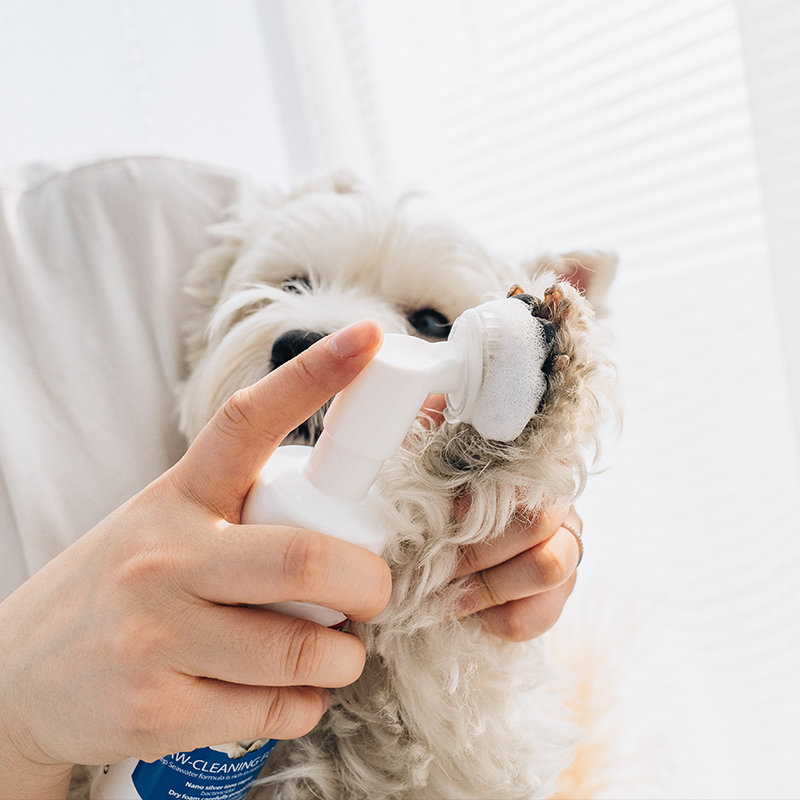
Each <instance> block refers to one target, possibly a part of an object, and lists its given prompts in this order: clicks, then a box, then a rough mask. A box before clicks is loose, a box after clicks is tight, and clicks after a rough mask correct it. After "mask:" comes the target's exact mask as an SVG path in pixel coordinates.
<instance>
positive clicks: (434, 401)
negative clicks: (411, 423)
mask: <svg viewBox="0 0 800 800" xmlns="http://www.w3.org/2000/svg"><path fill="white" fill-rule="evenodd" d="M446 406H447V400H446V399H445V396H444V395H443V394H429V395H428V397H427V399H426V400H425V403H424V405H423V406H422V408H421V409H420V412H419V415H418V419H419V420H420V421H421V422H422V424H423V425H424V426H425V427H426V428H427V429H428V430H430V429H431V428H435V427H437V426H439V425H441V424H442V423H443V422H444V409H445V407H446Z"/></svg>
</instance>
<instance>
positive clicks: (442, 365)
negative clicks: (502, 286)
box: [305, 298, 549, 501]
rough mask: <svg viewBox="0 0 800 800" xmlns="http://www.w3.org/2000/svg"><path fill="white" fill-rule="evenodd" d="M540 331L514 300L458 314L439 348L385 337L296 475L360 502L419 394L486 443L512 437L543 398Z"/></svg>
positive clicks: (342, 394) (543, 341)
mask: <svg viewBox="0 0 800 800" xmlns="http://www.w3.org/2000/svg"><path fill="white" fill-rule="evenodd" d="M548 351H549V347H548V345H547V343H546V339H545V336H544V332H543V327H542V321H541V320H539V319H538V318H536V317H533V316H532V315H531V313H530V311H529V309H528V307H527V306H526V305H525V303H522V302H520V301H518V300H516V299H514V298H507V299H505V300H495V301H491V302H489V303H484V304H483V305H480V306H477V307H476V308H472V309H469V310H467V311H465V312H464V313H463V314H462V315H461V316H460V317H458V319H457V320H456V321H455V323H454V324H453V327H452V329H451V332H450V335H449V337H448V338H447V341H446V342H435V343H432V342H427V341H425V340H423V339H418V338H416V337H413V336H405V335H402V334H387V335H386V336H385V337H384V343H383V346H382V347H381V349H380V350H379V351H378V354H377V355H376V356H375V358H374V359H373V360H372V361H371V362H370V363H369V364H368V365H367V367H365V369H364V370H363V371H362V372H361V373H360V374H359V375H358V376H357V377H356V379H355V380H354V381H353V382H352V383H351V384H350V385H349V386H348V387H347V388H345V389H344V390H343V391H342V392H340V393H339V394H338V395H337V396H336V398H335V399H334V401H333V403H332V404H331V407H330V409H329V410H328V413H327V414H326V415H325V421H324V431H323V433H322V436H321V437H320V439H319V441H318V442H317V444H316V445H315V447H314V452H313V454H312V456H311V458H310V459H309V462H308V464H307V466H306V470H305V474H306V477H307V478H308V479H309V480H310V481H311V483H312V484H314V485H315V486H316V487H317V488H318V489H320V490H321V491H323V492H325V493H326V494H330V495H332V496H334V497H339V498H341V499H346V500H352V501H360V500H363V499H364V498H365V497H366V495H367V493H368V492H369V488H370V486H371V485H372V483H373V481H374V480H375V477H376V476H377V474H378V472H379V471H380V468H381V466H382V465H383V462H384V461H385V460H386V459H388V458H391V457H392V456H393V455H394V454H395V452H396V451H397V449H398V448H399V447H400V445H401V444H402V442H403V439H404V438H405V436H406V434H407V433H408V430H409V428H410V427H411V425H412V423H413V422H414V419H415V417H416V416H417V414H418V413H419V410H420V408H422V405H423V403H424V402H425V398H426V397H427V396H428V395H429V394H434V393H435V394H445V395H446V397H447V408H446V409H445V418H446V419H447V420H448V421H449V422H458V421H461V422H467V423H470V424H472V425H474V427H475V428H476V429H477V431H478V433H480V434H481V436H483V437H485V438H487V439H497V440H500V441H511V440H513V439H515V438H516V437H517V436H519V435H520V433H522V431H523V429H524V428H525V426H526V425H527V423H528V421H529V420H530V419H531V418H532V417H533V416H534V414H535V413H536V409H537V408H538V406H539V403H540V401H541V399H542V396H543V394H544V390H545V388H546V379H545V376H544V374H543V373H542V365H543V363H544V361H545V358H546V357H547V354H548Z"/></svg>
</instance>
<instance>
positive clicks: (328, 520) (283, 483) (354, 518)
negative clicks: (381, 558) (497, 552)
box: [90, 446, 384, 800]
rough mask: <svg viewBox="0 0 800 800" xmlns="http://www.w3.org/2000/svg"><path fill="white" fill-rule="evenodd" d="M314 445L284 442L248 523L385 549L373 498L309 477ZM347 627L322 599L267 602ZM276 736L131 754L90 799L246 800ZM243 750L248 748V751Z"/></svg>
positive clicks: (247, 508) (254, 492)
mask: <svg viewBox="0 0 800 800" xmlns="http://www.w3.org/2000/svg"><path fill="white" fill-rule="evenodd" d="M311 451H312V448H310V447H302V446H288V447H280V448H278V450H277V451H276V452H275V454H274V455H273V456H272V458H270V460H269V461H268V462H267V464H266V465H265V466H264V469H263V470H262V471H261V474H260V475H259V477H258V479H257V480H256V482H255V483H254V485H253V487H252V489H251V490H250V493H249V494H248V496H247V499H246V501H245V504H244V507H243V508H242V523H244V524H271V525H290V526H292V527H297V528H309V529H312V530H317V531H320V532H322V533H325V534H327V535H329V536H335V537H336V538H338V539H343V540H345V541H349V542H353V543H354V544H358V545H360V546H362V547H366V548H368V549H370V550H372V551H373V552H378V553H379V552H380V550H381V549H382V547H383V542H384V536H383V535H381V533H380V531H379V530H378V528H377V523H376V520H375V517H374V515H373V514H372V512H371V510H370V507H369V504H368V503H367V504H362V503H352V502H348V501H345V500H341V499H336V498H332V497H329V496H328V495H326V494H324V493H323V492H321V491H320V490H318V489H316V488H315V487H314V486H313V485H312V484H311V483H310V482H309V481H308V480H307V479H306V478H305V474H304V472H305V465H306V464H307V462H308V459H309V457H310V455H311ZM261 607H262V608H266V609H268V610H271V611H278V612H280V613H283V614H289V615H291V616H294V617H301V618H303V619H309V620H311V621H313V622H317V623H319V624H320V625H325V626H326V627H339V626H340V625H341V624H342V623H343V622H344V621H345V619H346V618H345V616H344V614H342V613H341V612H339V611H337V610H335V609H329V608H323V607H321V606H318V605H315V604H314V603H301V602H295V601H287V602H283V603H271V604H268V605H264V606H261ZM277 743H278V742H277V740H275V739H272V740H270V741H268V742H266V744H263V745H262V746H261V747H259V748H258V749H255V750H253V751H252V752H244V750H243V748H241V747H238V746H237V745H226V746H222V747H219V748H216V747H203V748H199V749H197V750H192V751H190V752H185V753H174V754H172V755H169V756H165V757H164V758H161V759H159V760H158V761H155V762H152V763H150V762H147V761H140V760H139V759H136V758H129V759H126V760H125V761H121V762H119V763H117V764H110V765H107V766H106V767H104V771H103V774H102V775H100V776H98V778H97V779H96V780H95V782H94V784H93V785H92V789H91V794H90V800H164V799H165V798H180V799H181V800H241V798H244V796H245V795H246V794H247V791H248V789H249V788H250V786H251V784H252V783H253V781H254V780H255V779H256V777H257V776H258V773H259V772H260V771H261V768H262V766H263V765H264V763H265V762H266V760H267V758H268V757H269V754H270V753H271V751H272V748H273V747H274V746H275V745H276V744H277ZM239 751H241V754H240V752H239Z"/></svg>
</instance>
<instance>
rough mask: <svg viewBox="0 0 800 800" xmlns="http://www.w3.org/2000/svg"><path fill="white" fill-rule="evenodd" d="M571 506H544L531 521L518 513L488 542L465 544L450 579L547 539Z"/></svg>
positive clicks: (561, 521) (497, 561) (503, 558)
mask: <svg viewBox="0 0 800 800" xmlns="http://www.w3.org/2000/svg"><path fill="white" fill-rule="evenodd" d="M570 513H575V512H574V511H572V509H571V508H548V509H546V510H545V511H543V512H542V513H541V514H540V515H539V516H538V517H537V518H536V519H535V520H531V519H530V518H529V517H523V516H518V517H516V518H515V519H514V521H513V522H512V523H511V525H510V526H509V527H508V528H507V529H506V530H505V531H503V533H502V534H501V535H500V536H498V537H496V538H494V539H491V540H489V541H486V542H477V543H476V544H471V545H468V546H467V547H465V548H464V549H463V550H462V551H461V554H460V559H459V562H458V566H457V567H456V572H455V575H454V576H453V578H454V579H455V578H463V577H464V576H465V575H471V574H472V573H473V572H480V571H481V570H483V569H488V568H489V567H496V566H497V565H498V564H502V563H504V562H505V561H508V560H509V559H511V558H514V556H518V555H519V554H520V553H524V552H525V551H526V550H529V549H530V548H531V547H535V546H536V545H537V544H541V543H542V542H544V541H547V539H549V538H550V537H551V536H553V535H554V534H555V533H556V531H558V529H559V528H560V527H561V524H562V523H563V522H564V521H566V519H567V517H568V516H569V515H570Z"/></svg>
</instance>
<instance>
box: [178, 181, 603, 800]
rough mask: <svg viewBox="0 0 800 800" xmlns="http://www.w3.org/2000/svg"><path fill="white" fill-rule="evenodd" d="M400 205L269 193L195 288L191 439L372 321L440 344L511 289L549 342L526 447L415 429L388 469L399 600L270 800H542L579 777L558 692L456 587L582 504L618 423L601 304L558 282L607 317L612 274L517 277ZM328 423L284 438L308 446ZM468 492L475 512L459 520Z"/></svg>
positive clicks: (587, 262)
mask: <svg viewBox="0 0 800 800" xmlns="http://www.w3.org/2000/svg"><path fill="white" fill-rule="evenodd" d="M408 205H409V204H408V203H404V202H400V203H398V204H386V203H383V202H381V201H380V200H378V199H377V198H376V197H375V196H374V195H373V194H371V193H370V192H368V191H366V190H365V189H364V188H363V187H362V186H360V185H359V184H358V183H357V181H356V180H355V179H353V178H352V177H351V176H347V175H337V176H333V177H332V178H330V179H327V180H323V181H319V182H315V183H309V184H306V185H304V186H302V187H300V188H299V189H297V190H296V191H293V192H288V193H285V194H280V193H276V194H275V195H274V196H272V197H268V198H265V199H264V202H263V204H261V205H260V206H258V207H257V208H252V209H248V210H245V211H244V212H243V213H242V214H241V215H240V216H239V217H238V218H237V219H235V220H232V221H231V222H229V223H226V224H225V225H223V226H220V227H219V229H218V231H217V233H219V234H220V235H221V236H222V239H223V241H222V244H221V245H220V246H219V247H218V248H216V249H214V250H212V251H211V252H209V253H208V254H207V255H206V256H205V257H203V258H202V259H201V261H200V263H199V264H198V267H197V268H196V270H195V271H194V273H193V274H192V275H191V276H190V280H189V286H190V290H191V292H192V294H193V295H194V296H195V298H196V299H197V300H198V302H199V306H200V311H199V314H198V317H197V319H196V324H195V325H194V326H193V327H192V329H191V330H190V331H189V336H188V357H189V365H190V370H191V373H190V377H189V379H188V381H187V383H186V386H185V387H184V390H183V393H182V398H181V421H182V427H183V431H184V433H185V434H186V435H187V436H188V437H189V438H192V437H194V436H195V435H196V434H197V433H198V431H199V430H200V429H201V428H202V426H203V425H204V424H205V423H206V422H207V421H208V420H209V419H210V418H211V416H212V415H213V413H214V412H215V411H216V410H217V408H218V407H219V406H220V405H222V403H223V402H224V401H225V400H226V399H227V398H228V397H229V396H230V395H231V394H232V393H233V392H234V391H236V390H237V389H239V388H241V387H243V386H246V385H248V384H250V383H252V382H254V381H256V380H257V379H258V378H260V377H262V376H263V375H264V374H266V373H267V372H268V371H269V370H271V369H273V368H275V367H276V366H278V365H280V364H281V363H283V362H284V361H286V360H288V359H289V358H291V357H293V356H294V355H296V354H297V353H299V352H300V351H301V350H302V349H304V348H305V347H307V346H308V345H309V344H311V343H312V342H313V341H316V339H318V338H320V337H321V336H323V335H325V334H328V333H331V332H332V331H334V330H337V329H339V328H341V327H343V326H345V325H347V324H349V323H351V322H354V321H356V320H359V319H363V318H365V317H371V318H374V319H377V320H378V321H379V322H380V323H381V325H382V326H383V328H384V330H385V331H386V332H400V333H413V334H416V335H419V336H422V337H424V338H427V339H442V338H445V337H446V336H447V333H448V331H449V327H450V324H451V323H452V321H453V320H454V319H455V318H456V317H457V316H458V315H459V314H461V313H462V312H463V311H464V310H465V309H467V308H470V307H473V306H475V305H477V304H479V303H482V302H484V301H487V300H491V299H497V298H499V297H503V296H505V294H506V293H507V291H508V290H509V287H510V286H511V285H512V284H514V283H519V284H521V285H522V286H523V287H524V288H525V290H526V292H527V293H528V294H530V295H532V296H533V297H536V298H539V299H540V302H539V303H538V304H536V306H535V310H534V312H533V313H535V314H537V315H538V316H541V317H543V318H545V319H548V320H549V321H550V322H552V323H553V324H554V325H555V329H556V337H555V343H554V352H553V354H552V355H551V356H550V358H549V360H548V361H549V363H548V364H547V367H546V368H547V371H548V372H549V375H548V389H547V392H546V394H545V397H544V399H543V401H542V405H541V406H540V409H539V412H538V413H537V415H536V417H534V419H533V420H532V421H531V422H530V423H529V425H528V427H527V428H526V430H525V431H524V432H523V434H522V435H521V436H520V437H519V438H518V439H517V440H516V441H514V442H513V443H500V442H492V441H486V440H484V439H482V438H481V437H480V436H479V435H478V434H477V433H476V431H475V430H474V429H473V428H472V427H471V426H469V425H450V424H447V423H445V424H442V425H440V426H438V427H436V426H433V427H432V426H430V425H424V424H421V423H420V424H417V425H416V426H415V427H414V429H413V430H412V432H411V433H410V435H409V437H408V440H407V441H406V443H405V445H404V447H403V449H402V450H401V451H400V453H399V454H398V455H397V456H396V457H395V458H394V459H393V460H391V461H390V462H388V463H387V464H386V466H385V467H384V469H383V471H382V472H381V474H380V476H379V478H378V486H379V489H380V491H381V494H382V496H383V497H384V498H385V500H386V503H385V507H384V509H385V514H386V515H387V521H388V523H389V525H390V527H391V529H392V530H393V532H394V535H393V538H392V539H391V541H390V542H389V544H388V546H387V548H386V551H385V553H384V557H385V558H386V560H387V561H388V562H389V564H390V566H391V568H392V572H393V582H394V591H393V596H392V600H391V602H390V605H389V607H388V608H387V609H386V610H385V611H384V613H383V614H382V615H381V616H380V617H379V618H378V619H377V620H376V621H375V622H374V623H372V624H369V625H365V624H359V625H355V626H353V627H354V629H355V632H356V633H357V634H358V635H359V636H360V637H361V638H362V640H363V641H364V642H365V644H366V646H367V650H368V653H369V657H368V663H367V666H366V669H365V671H364V674H363V675H362V677H361V678H360V679H359V680H358V681H357V682H356V683H355V684H354V685H352V686H350V687H347V688H345V689H341V690H337V691H335V692H334V693H333V704H332V707H331V709H330V711H329V712H328V713H327V714H326V716H325V717H324V719H323V720H322V722H321V723H320V725H319V726H318V727H317V728H316V729H315V730H314V731H313V732H312V733H310V734H309V735H308V736H305V737H303V738H302V739H299V740H295V741H292V742H286V743H282V744H280V745H279V746H278V747H277V748H276V750H275V752H274V753H273V755H272V756H271V757H270V761H269V762H268V764H269V769H268V772H269V773H270V777H269V783H267V784H266V785H264V786H263V788H262V789H259V790H257V795H258V796H261V794H259V793H264V795H263V796H270V797H280V798H300V797H303V798H305V797H311V796H314V797H325V798H344V797H347V798H377V797H398V798H399V797H404V798H422V797H431V798H432V797H441V798H455V797H465V798H466V797H472V798H489V797H498V798H512V797H539V796H547V795H548V794H550V793H551V792H552V791H553V789H554V785H555V778H556V776H557V775H558V773H559V772H560V771H561V770H562V769H563V768H564V767H565V766H566V765H567V764H568V763H569V760H570V752H571V747H572V745H573V743H574V739H575V731H574V730H573V728H572V726H571V725H570V724H569V723H568V722H567V720H566V717H565V715H564V713H563V712H562V711H561V709H560V708H559V706H558V702H557V700H556V699H555V698H554V697H553V696H552V693H550V692H549V691H548V678H549V675H550V671H551V668H550V666H549V665H548V662H547V659H546V656H545V653H544V649H543V645H542V643H541V642H540V641H534V642H531V643H525V644H518V643H509V642H504V641H501V640H499V639H497V638H495V637H493V636H491V635H490V634H488V633H487V632H485V631H484V629H483V628H482V625H481V621H480V618H479V617H468V618H466V619H463V620H457V619H456V617H455V615H454V610H455V609H456V608H457V604H458V600H459V597H460V596H461V593H462V592H463V587H462V585H461V584H460V583H459V582H456V583H455V584H454V583H452V582H451V577H452V574H453V571H454V568H455V565H456V560H457V558H458V552H459V548H461V547H463V546H464V545H468V544H471V543H474V542H478V541H485V540H488V539H491V538H492V537H493V536H496V535H498V534H499V533H500V532H502V531H503V530H504V529H505V528H506V526H507V525H508V523H509V521H510V519H511V517H512V516H513V514H514V513H518V512H519V509H520V508H521V507H523V508H525V509H527V511H528V512H529V513H530V514H536V513H537V512H539V511H541V510H542V509H543V508H544V507H546V506H548V505H551V504H553V503H558V504H562V505H569V504H570V503H571V502H573V501H574V500H575V498H576V497H577V496H578V495H579V494H580V492H581V490H582V488H583V485H584V482H585V480H586V476H587V471H588V467H587V464H586V460H585V459H586V452H587V450H592V449H594V450H595V451H596V449H597V446H598V436H599V432H600V430H601V427H602V425H603V422H604V420H605V419H606V418H607V417H608V416H610V415H612V414H613V413H614V409H615V399H614V381H613V372H614V371H613V368H611V366H610V364H609V363H608V361H607V360H606V357H605V356H604V355H603V353H602V352H601V351H600V349H599V344H598V339H599V336H598V333H597V331H596V329H595V323H594V313H593V311H592V308H591V306H590V304H589V302H587V299H586V297H585V296H584V295H583V294H581V293H580V292H579V291H577V290H576V288H574V287H573V285H571V284H570V282H569V280H566V281H565V280H564V279H565V278H566V279H571V280H572V281H573V283H576V284H578V285H579V286H581V288H583V289H584V290H585V294H586V295H587V296H588V297H589V298H591V299H592V300H593V301H594V304H595V305H597V304H598V302H599V300H600V298H601V296H602V293H603V292H604V291H605V289H606V288H607V286H608V285H609V283H610V281H611V278H612V277H613V272H614V268H615V265H616V260H615V258H614V257H613V256H608V255H604V254H598V253H580V254H578V253H575V254H570V255H568V256H564V257H560V258H551V257H541V258H539V259H537V260H536V261H535V262H533V263H530V264H523V265H511V264H507V263H505V262H504V261H502V260H501V259H498V258H495V257H493V256H491V255H490V254H489V253H487V252H486V251H485V250H484V249H483V248H482V247H480V246H479V245H478V244H477V243H476V242H475V241H474V240H473V239H472V238H471V237H469V236H468V235H467V234H466V233H465V232H464V231H463V230H461V229H460V228H458V227H457V226H455V225H452V224H448V223H443V222H441V221H430V220H424V219H422V220H421V219H415V218H414V214H413V212H412V211H411V210H410V209H409V208H408ZM554 273H555V274H554ZM559 279H560V280H561V281H562V282H560V283H558V282H557V281H558V280H559ZM554 282H557V285H556V287H555V288H554V289H552V290H550V291H547V290H548V289H549V288H550V286H551V284H553V283H554ZM320 422H321V414H318V415H316V416H315V418H312V419H311V420H309V421H308V422H307V423H306V424H304V425H302V426H301V427H300V428H298V429H297V431H295V433H294V435H293V436H292V437H290V439H291V441H292V442H294V443H298V442H302V443H309V442H310V443H313V441H314V440H315V438H316V436H317V435H318V433H319V431H320ZM464 493H468V494H469V496H470V498H471V503H470V505H469V511H468V513H467V516H466V518H465V519H463V520H460V521H456V520H455V519H454V516H453V501H454V498H455V497H457V496H458V495H460V494H464Z"/></svg>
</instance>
